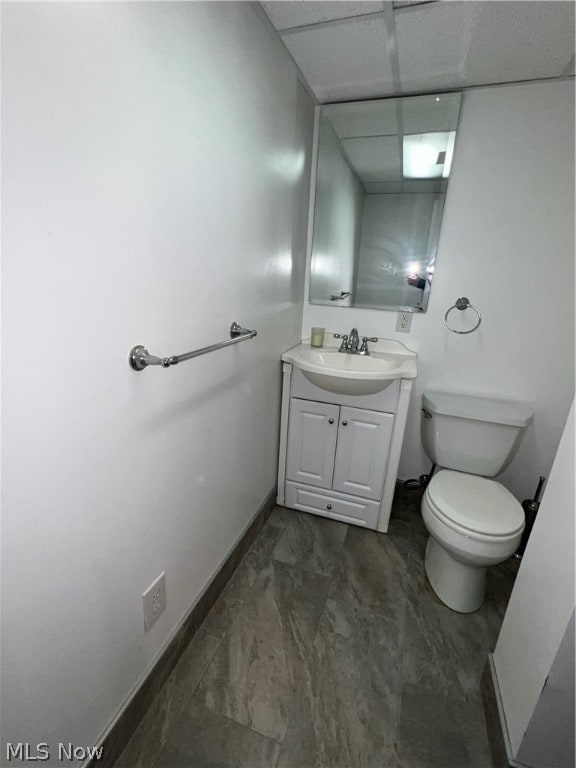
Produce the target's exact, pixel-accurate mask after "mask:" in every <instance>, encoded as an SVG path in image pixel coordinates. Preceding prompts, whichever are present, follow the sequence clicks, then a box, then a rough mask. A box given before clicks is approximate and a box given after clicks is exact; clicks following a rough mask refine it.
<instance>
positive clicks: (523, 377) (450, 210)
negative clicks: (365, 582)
mask: <svg viewBox="0 0 576 768" xmlns="http://www.w3.org/2000/svg"><path fill="white" fill-rule="evenodd" d="M459 296H467V297H468V298H469V299H470V301H471V302H472V303H473V304H475V305H476V306H477V307H478V308H479V309H480V311H481V313H482V317H483V320H482V325H481V327H480V329H479V330H478V332H476V333H473V334H470V335H461V336H459V335H456V334H453V333H450V332H449V331H448V329H447V328H446V326H445V325H444V313H445V312H446V310H447V309H448V308H449V307H450V306H452V305H453V304H454V302H455V300H456V299H457V298H458V297H459ZM455 314H457V310H455V311H454V312H453V313H452V315H451V319H452V318H453V316H454V315H455ZM468 314H469V315H470V318H471V319H472V317H473V315H472V313H471V312H469V313H468ZM454 319H455V321H456V322H458V320H459V319H460V320H462V318H458V317H456V318H454ZM395 324H396V313H395V312H388V311H381V310H380V311H378V310H361V309H338V308H334V307H324V306H313V305H310V304H308V303H307V304H305V306H304V323H303V335H304V336H308V335H309V326H311V325H321V326H322V325H323V326H325V327H326V328H328V329H330V330H333V331H341V332H348V331H349V329H350V327H351V326H353V325H355V326H358V329H359V331H360V333H361V334H366V335H369V336H370V335H379V336H385V337H388V338H396V339H398V340H399V341H402V342H404V343H405V344H406V345H407V346H409V347H411V348H412V349H414V350H415V351H417V352H418V353H419V364H418V371H419V374H418V379H417V380H416V386H415V388H414V390H413V397H412V402H411V408H410V413H409V416H408V423H407V430H406V439H405V442H404V448H403V452H402V458H401V463H400V477H402V478H404V479H405V478H408V477H416V476H418V474H420V472H422V471H424V470H425V469H428V468H429V466H430V462H429V461H428V459H427V458H426V457H425V455H424V453H423V451H422V448H421V442H420V398H421V393H422V390H423V389H424V387H426V386H427V385H435V386H439V387H442V386H443V387H455V388H459V389H461V390H464V391H476V392H486V393H493V394H495V395H501V396H504V397H508V398H517V399H518V400H522V401H525V402H527V403H530V404H531V405H532V406H533V408H534V412H535V421H534V425H533V426H532V427H530V429H529V431H528V432H527V434H526V436H525V439H524V441H523V444H522V446H521V448H520V451H519V454H518V456H517V458H516V459H515V460H514V462H513V463H512V464H511V466H510V467H509V469H507V470H506V472H505V473H504V474H503V475H502V476H501V480H502V482H503V483H504V484H505V485H506V486H507V487H508V488H509V489H510V490H511V491H512V492H513V493H515V494H516V496H517V497H518V498H520V499H522V498H525V497H526V496H529V495H531V494H532V493H533V492H534V490H535V486H536V481H537V479H538V476H539V475H540V474H543V475H547V474H548V472H549V470H550V467H551V465H552V460H553V457H554V453H555V451H556V447H557V445H558V441H559V439H560V435H561V432H562V428H563V425H564V422H565V419H566V414H567V413H568V408H569V407H570V402H571V401H572V397H573V393H574V85H573V82H572V81H564V82H546V83H530V84H525V85H516V86H506V87H498V88H486V89H479V90H474V91H467V92H466V93H465V94H464V96H463V105H462V113H461V119H460V129H459V132H458V134H457V138H456V148H455V157H454V163H453V166H452V173H451V177H450V183H449V185H448V193H447V198H446V205H445V209H444V219H443V224H442V231H441V234H440V241H439V245H438V261H437V264H436V272H435V276H434V283H433V285H432V291H431V294H430V303H429V305H428V311H427V312H426V313H424V314H414V316H413V318H412V331H411V333H410V334H396V333H395V330H394V328H395ZM468 327H470V326H468Z"/></svg>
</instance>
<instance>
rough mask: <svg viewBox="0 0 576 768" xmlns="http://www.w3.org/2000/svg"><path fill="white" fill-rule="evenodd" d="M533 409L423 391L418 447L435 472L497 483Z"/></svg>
mask: <svg viewBox="0 0 576 768" xmlns="http://www.w3.org/2000/svg"><path fill="white" fill-rule="evenodd" d="M533 416H534V414H533V412H532V409H531V408H529V407H528V406H527V405H523V404H522V403H515V402H513V401H510V400H497V399H495V398H492V397H484V396H481V395H467V394H463V393H455V392H446V391H440V390H427V391H426V392H424V394H423V395H422V442H423V444H424V450H425V451H426V455H427V456H428V457H429V458H430V459H431V460H432V461H433V462H434V463H435V464H437V465H438V466H439V467H445V468H446V469H455V470H457V471H459V472H470V474H473V475H481V476H483V477H495V476H496V475H499V474H500V473H501V472H503V471H504V470H505V469H506V467H507V466H508V465H509V464H510V462H511V461H512V459H513V458H514V456H515V454H516V451H517V450H518V447H519V446H520V443H521V442H522V438H523V436H524V432H525V431H526V427H528V425H529V424H531V423H532V419H533Z"/></svg>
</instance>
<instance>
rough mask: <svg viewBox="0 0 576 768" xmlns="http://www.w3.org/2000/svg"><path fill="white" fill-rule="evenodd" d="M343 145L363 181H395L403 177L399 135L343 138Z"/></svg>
mask: <svg viewBox="0 0 576 768" xmlns="http://www.w3.org/2000/svg"><path fill="white" fill-rule="evenodd" d="M342 146H343V148H344V152H345V153H346V155H347V156H348V159H349V160H350V162H351V163H352V165H353V166H354V168H355V170H356V172H357V173H358V176H359V177H360V178H361V179H362V181H394V180H398V179H401V178H402V168H401V163H400V158H401V148H400V142H399V139H398V136H372V137H370V138H367V139H342Z"/></svg>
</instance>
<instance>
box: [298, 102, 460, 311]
mask: <svg viewBox="0 0 576 768" xmlns="http://www.w3.org/2000/svg"><path fill="white" fill-rule="evenodd" d="M460 100H461V94H459V93H450V94H430V95H426V96H414V97H409V98H399V99H380V100H378V101H364V102H352V103H348V104H330V105H327V106H323V107H322V108H321V112H320V128H319V144H318V166H317V175H316V195H315V207H314V231H313V241H312V261H311V275H310V301H311V303H312V304H330V305H333V306H348V307H350V306H353V307H371V308H376V309H393V310H403V311H406V310H408V311H412V312H416V311H422V312H423V311H425V310H426V307H427V304H428V296H429V293H430V287H431V284H432V278H433V275H434V264H435V260H436V248H437V244H438V237H439V234H440V224H441V220H442V211H443V208H444V197H445V194H446V187H447V184H448V177H449V176H450V170H451V166H452V154H453V151H454V141H455V138H456V126H457V123H458V115H459V113H460Z"/></svg>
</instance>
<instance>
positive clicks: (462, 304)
mask: <svg viewBox="0 0 576 768" xmlns="http://www.w3.org/2000/svg"><path fill="white" fill-rule="evenodd" d="M453 309H459V310H464V309H473V310H474V312H476V314H477V315H478V322H477V323H476V325H475V326H474V328H470V330H469V331H457V330H456V328H453V327H452V326H451V325H450V323H449V322H448V315H449V314H450V312H452V310H453ZM444 322H445V323H446V325H447V327H448V328H449V329H450V330H451V331H452V333H473V331H475V330H476V329H477V328H478V327H479V325H480V323H481V322H482V315H481V314H480V312H479V311H478V309H477V308H476V307H475V306H474V304H470V299H467V298H466V296H462V298H460V299H456V304H454V306H453V307H450V309H449V310H448V311H447V312H446V314H445V315H444Z"/></svg>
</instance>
